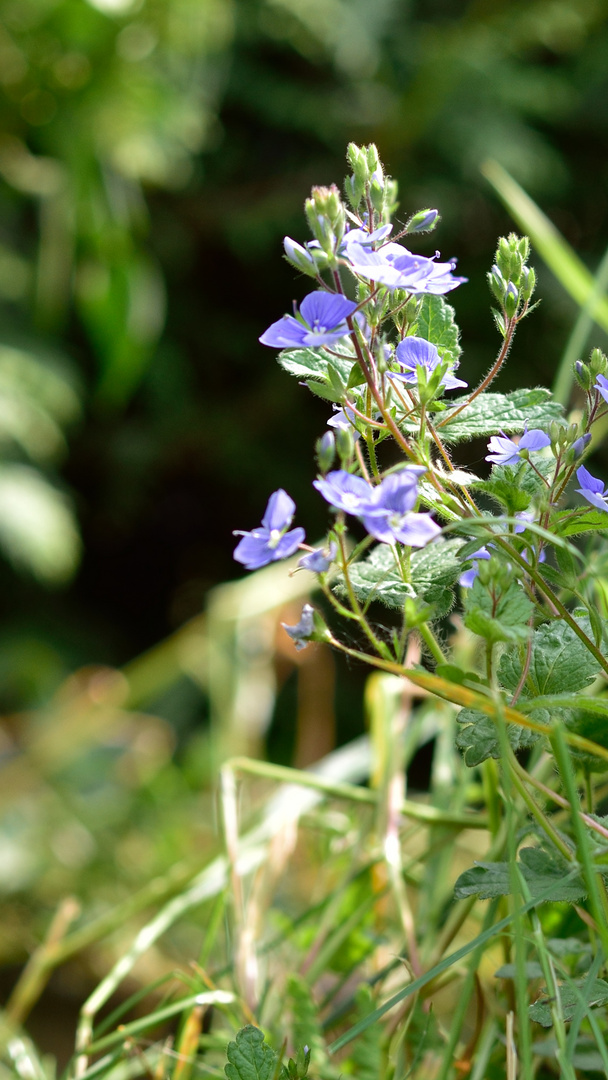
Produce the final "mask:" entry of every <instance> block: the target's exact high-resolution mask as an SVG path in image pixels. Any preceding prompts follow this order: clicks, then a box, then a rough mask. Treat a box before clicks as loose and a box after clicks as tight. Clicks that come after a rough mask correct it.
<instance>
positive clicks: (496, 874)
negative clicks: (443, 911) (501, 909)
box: [454, 848, 587, 903]
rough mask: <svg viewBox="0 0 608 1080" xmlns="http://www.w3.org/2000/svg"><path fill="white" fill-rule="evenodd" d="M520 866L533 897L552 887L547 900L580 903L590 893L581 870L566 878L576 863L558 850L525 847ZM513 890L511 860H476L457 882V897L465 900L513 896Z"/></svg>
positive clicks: (455, 890)
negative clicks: (568, 859) (549, 850)
mask: <svg viewBox="0 0 608 1080" xmlns="http://www.w3.org/2000/svg"><path fill="white" fill-rule="evenodd" d="M518 867H519V869H520V871H521V873H522V876H523V878H524V880H525V882H526V884H527V886H528V888H529V890H530V896H531V897H532V899H534V897H535V896H540V895H541V894H542V893H543V892H545V891H547V890H549V895H548V896H546V897H545V900H550V901H552V902H553V903H558V902H561V901H567V902H569V903H576V902H577V901H578V900H582V899H583V897H584V896H586V894H587V889H586V886H585V882H584V881H583V878H582V876H581V875H579V874H577V875H576V876H575V877H573V878H570V879H569V880H565V879H566V878H567V876H568V874H569V873H570V871H571V870H572V864H571V863H568V862H567V861H566V859H564V858H562V856H561V855H559V854H558V853H557V852H553V851H552V852H548V851H543V849H542V848H522V849H521V851H520V853H519V860H518ZM510 892H511V871H510V867H509V863H508V862H490V863H483V862H480V863H476V864H475V866H473V867H471V869H470V870H465V872H464V874H461V875H460V877H459V878H458V880H457V882H456V884H455V886H454V896H455V898H456V899H457V900H465V899H466V898H467V897H469V896H478V897H479V899H480V900H493V899H494V898H495V897H497V896H509V895H510Z"/></svg>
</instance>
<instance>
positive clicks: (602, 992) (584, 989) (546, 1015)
mask: <svg viewBox="0 0 608 1080" xmlns="http://www.w3.org/2000/svg"><path fill="white" fill-rule="evenodd" d="M575 987H577V988H578V993H577V991H576V989H575ZM543 992H544V994H546V993H547V989H546V987H545V989H544V991H543ZM581 996H582V997H583V999H584V1001H585V1003H586V1004H587V1005H588V1006H589V1007H590V1008H597V1007H598V1005H605V1004H606V1002H607V1001H608V982H605V981H604V979H591V980H589V979H575V981H574V986H569V985H568V984H564V985H563V986H560V987H559V997H560V1001H561V1006H562V1013H563V1017H564V1020H565V1021H566V1022H567V1021H568V1020H572V1017H573V1016H574V1014H575V1012H576V1010H577V1008H578V1005H579V1001H580V997H581ZM551 1001H552V999H551V998H549V997H544V998H539V1000H538V1001H535V1002H534V1003H533V1004H532V1005H530V1007H529V1009H528V1014H529V1016H530V1019H531V1020H534V1021H535V1023H537V1024H540V1025H541V1026H542V1027H552V1025H553V1016H552V1014H551Z"/></svg>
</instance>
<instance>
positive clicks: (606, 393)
mask: <svg viewBox="0 0 608 1080" xmlns="http://www.w3.org/2000/svg"><path fill="white" fill-rule="evenodd" d="M593 389H594V390H599V392H600V394H601V395H602V397H603V399H604V401H607V402H608V379H607V378H606V376H605V375H598V377H597V382H596V383H595V385H594V387H593Z"/></svg>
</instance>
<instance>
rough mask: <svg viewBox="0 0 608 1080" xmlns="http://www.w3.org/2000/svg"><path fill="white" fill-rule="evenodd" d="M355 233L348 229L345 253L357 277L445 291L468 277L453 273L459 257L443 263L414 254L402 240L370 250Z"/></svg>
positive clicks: (426, 290) (390, 285)
mask: <svg viewBox="0 0 608 1080" xmlns="http://www.w3.org/2000/svg"><path fill="white" fill-rule="evenodd" d="M356 233H357V230H354V233H347V234H346V237H345V244H344V249H343V257H344V258H345V260H346V261H347V263H348V265H349V266H350V268H351V270H352V271H353V273H354V274H357V276H358V277H362V278H366V279H367V280H368V281H377V282H378V283H379V284H380V285H386V286H387V288H389V289H407V291H408V292H410V293H416V294H421V293H431V294H443V293H446V292H450V290H451V289H455V288H456V287H457V286H458V285H461V284H462V282H464V281H467V280H468V279H467V278H460V277H454V276H453V271H454V269H455V266H456V261H455V260H454V259H452V260H451V261H450V262H446V263H440V262H436V261H435V259H436V258H437V257H438V254H439V253H437V254H436V256H435V258H432V259H427V258H425V257H424V255H413V254H412V252H411V251H408V250H407V248H404V247H402V246H401V244H394V243H388V244H385V245H384V247H381V248H379V250H378V251H371V250H369V248H368V247H366V246H365V245H364V244H362V243H361V242H360V240H359V238H358V237H357V236H356Z"/></svg>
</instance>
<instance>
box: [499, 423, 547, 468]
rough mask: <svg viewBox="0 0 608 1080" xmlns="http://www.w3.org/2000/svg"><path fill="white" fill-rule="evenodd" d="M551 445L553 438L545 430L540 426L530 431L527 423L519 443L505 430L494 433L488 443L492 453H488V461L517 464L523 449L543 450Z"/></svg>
mask: <svg viewBox="0 0 608 1080" xmlns="http://www.w3.org/2000/svg"><path fill="white" fill-rule="evenodd" d="M550 445H551V439H550V438H549V436H548V435H546V434H545V432H544V431H541V430H540V428H534V429H533V430H532V431H528V425H527V423H526V424H525V426H524V433H523V435H522V437H521V439H520V440H519V442H518V443H516V442H515V440H514V439H510V438H509V437H508V435H505V433H504V431H501V433H500V435H493V436H492V438H491V439H490V441H489V443H488V450H489V451H490V453H489V454H486V461H491V462H492V463H493V464H494V465H517V462H518V461H520V459H521V453H522V450H529V451H535V450H542V449H544V447H545V446H550Z"/></svg>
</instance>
